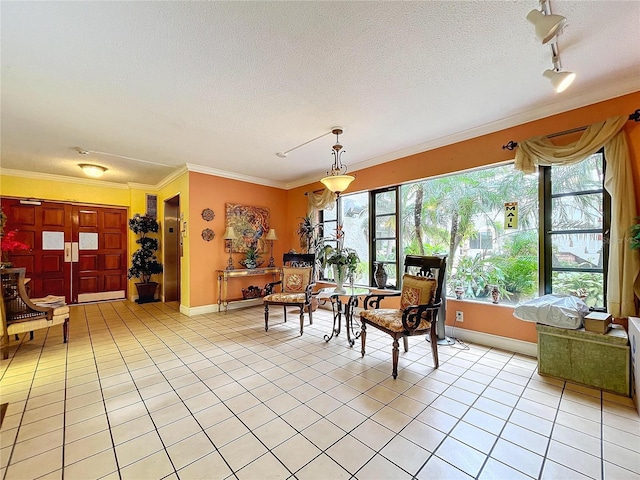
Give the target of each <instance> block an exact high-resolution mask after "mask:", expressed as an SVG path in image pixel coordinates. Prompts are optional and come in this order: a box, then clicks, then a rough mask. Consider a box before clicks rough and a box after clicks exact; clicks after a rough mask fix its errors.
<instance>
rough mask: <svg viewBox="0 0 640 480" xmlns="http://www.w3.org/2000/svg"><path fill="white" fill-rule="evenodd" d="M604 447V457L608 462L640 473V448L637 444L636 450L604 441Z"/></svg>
mask: <svg viewBox="0 0 640 480" xmlns="http://www.w3.org/2000/svg"><path fill="white" fill-rule="evenodd" d="M603 449H604V459H605V460H606V461H607V462H609V463H612V464H615V465H618V466H619V467H622V468H624V469H626V470H630V471H632V472H634V473H635V474H637V475H640V449H639V448H638V447H637V446H636V448H635V450H628V449H626V448H622V447H619V446H617V445H614V444H612V443H609V442H604V443H603Z"/></svg>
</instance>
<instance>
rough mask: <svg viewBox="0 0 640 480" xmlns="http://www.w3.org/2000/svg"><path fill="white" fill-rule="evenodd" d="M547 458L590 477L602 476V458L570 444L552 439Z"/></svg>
mask: <svg viewBox="0 0 640 480" xmlns="http://www.w3.org/2000/svg"><path fill="white" fill-rule="evenodd" d="M547 458H548V459H549V460H553V461H554V462H556V463H559V464H560V465H564V466H565V467H568V468H570V469H572V470H576V471H578V472H580V473H582V474H584V475H587V476H589V477H592V478H596V479H599V478H600V472H601V468H602V465H601V461H600V459H599V458H597V457H594V456H593V455H589V454H588V453H585V452H583V451H581V450H578V449H576V448H573V447H571V446H569V445H564V444H562V443H559V442H556V441H554V440H552V441H551V443H550V444H549V453H548V454H547Z"/></svg>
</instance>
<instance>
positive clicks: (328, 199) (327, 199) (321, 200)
mask: <svg viewBox="0 0 640 480" xmlns="http://www.w3.org/2000/svg"><path fill="white" fill-rule="evenodd" d="M307 201H308V202H309V204H308V206H307V215H310V216H312V217H314V216H315V212H317V211H318V210H322V209H323V208H327V207H328V208H330V209H331V208H333V204H335V202H336V194H335V193H333V192H332V191H331V190H327V189H326V188H325V189H324V190H323V191H322V193H314V192H307Z"/></svg>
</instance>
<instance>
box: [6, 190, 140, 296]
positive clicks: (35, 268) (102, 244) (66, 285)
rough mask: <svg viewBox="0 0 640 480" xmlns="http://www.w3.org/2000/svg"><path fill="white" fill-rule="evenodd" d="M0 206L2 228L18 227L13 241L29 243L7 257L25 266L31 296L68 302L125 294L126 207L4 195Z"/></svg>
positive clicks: (14, 228) (18, 265)
mask: <svg viewBox="0 0 640 480" xmlns="http://www.w3.org/2000/svg"><path fill="white" fill-rule="evenodd" d="M2 208H3V210H4V212H5V214H6V215H7V225H6V227H5V231H11V230H18V233H17V234H16V239H17V240H20V241H21V242H24V243H26V244H27V245H29V247H30V251H20V252H16V253H15V254H12V255H11V259H10V260H11V262H13V264H14V266H16V267H25V268H26V275H27V277H29V278H31V283H30V285H31V295H32V297H43V296H45V295H64V297H65V299H66V301H67V302H68V303H77V302H78V301H91V300H107V299H112V298H125V297H126V289H127V280H126V271H127V270H126V269H127V258H128V257H127V240H126V239H127V211H126V210H125V209H118V208H109V207H90V206H79V205H71V204H63V203H60V204H58V203H54V202H29V203H21V201H20V200H19V199H7V198H3V199H2ZM81 234H82V235H81ZM81 237H82V238H81ZM80 244H82V245H80ZM81 247H82V248H81Z"/></svg>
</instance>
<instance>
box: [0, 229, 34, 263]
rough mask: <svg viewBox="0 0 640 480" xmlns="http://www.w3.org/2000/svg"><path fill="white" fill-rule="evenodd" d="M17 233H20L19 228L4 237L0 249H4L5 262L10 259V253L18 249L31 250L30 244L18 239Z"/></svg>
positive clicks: (3, 257)
mask: <svg viewBox="0 0 640 480" xmlns="http://www.w3.org/2000/svg"><path fill="white" fill-rule="evenodd" d="M16 233H18V231H17V230H11V231H10V232H7V233H6V234H5V235H4V236H3V237H2V243H1V244H0V249H1V250H2V259H3V260H4V261H5V262H7V261H9V254H10V253H13V252H16V251H18V250H30V247H29V245H27V244H26V243H22V242H20V241H18V240H16Z"/></svg>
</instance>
